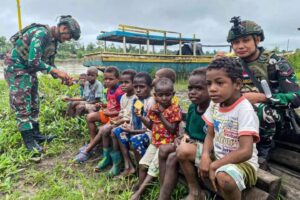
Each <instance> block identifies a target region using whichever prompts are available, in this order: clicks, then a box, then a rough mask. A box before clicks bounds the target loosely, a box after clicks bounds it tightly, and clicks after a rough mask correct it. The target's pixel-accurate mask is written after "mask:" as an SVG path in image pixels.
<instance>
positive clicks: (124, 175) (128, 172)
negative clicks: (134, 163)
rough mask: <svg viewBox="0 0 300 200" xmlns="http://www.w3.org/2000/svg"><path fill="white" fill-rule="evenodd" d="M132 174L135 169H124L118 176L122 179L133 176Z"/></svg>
mask: <svg viewBox="0 0 300 200" xmlns="http://www.w3.org/2000/svg"><path fill="white" fill-rule="evenodd" d="M134 173H135V169H134V168H127V169H125V170H124V171H123V172H122V173H121V174H120V176H122V177H127V176H130V175H132V174H134Z"/></svg>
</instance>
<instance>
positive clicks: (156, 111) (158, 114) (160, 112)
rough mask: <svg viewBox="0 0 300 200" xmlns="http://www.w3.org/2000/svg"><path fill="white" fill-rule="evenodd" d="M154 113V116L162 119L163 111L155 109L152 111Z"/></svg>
mask: <svg viewBox="0 0 300 200" xmlns="http://www.w3.org/2000/svg"><path fill="white" fill-rule="evenodd" d="M152 111H153V112H154V114H156V115H157V116H158V117H160V116H161V115H162V111H160V110H159V109H154V110H152Z"/></svg>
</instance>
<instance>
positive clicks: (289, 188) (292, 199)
mask: <svg viewBox="0 0 300 200" xmlns="http://www.w3.org/2000/svg"><path fill="white" fill-rule="evenodd" d="M269 166H270V168H271V172H272V173H273V174H275V175H277V176H280V177H281V180H282V181H281V182H282V183H281V189H280V196H281V199H287V200H296V199H297V200H298V199H300V173H299V172H296V171H293V170H291V169H288V168H286V167H284V166H280V165H278V164H276V163H270V164H269Z"/></svg>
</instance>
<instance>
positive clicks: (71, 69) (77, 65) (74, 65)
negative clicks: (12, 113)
mask: <svg viewBox="0 0 300 200" xmlns="http://www.w3.org/2000/svg"><path fill="white" fill-rule="evenodd" d="M82 63H83V62H82V60H80V59H73V60H58V61H56V62H55V64H56V66H57V67H58V68H59V69H61V70H63V71H65V72H67V73H68V74H74V75H79V74H81V73H85V72H86V70H87V68H86V67H84V66H83V65H82ZM3 69H4V63H3V60H0V80H3V79H4V75H3Z"/></svg>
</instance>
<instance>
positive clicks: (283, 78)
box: [227, 17, 300, 169]
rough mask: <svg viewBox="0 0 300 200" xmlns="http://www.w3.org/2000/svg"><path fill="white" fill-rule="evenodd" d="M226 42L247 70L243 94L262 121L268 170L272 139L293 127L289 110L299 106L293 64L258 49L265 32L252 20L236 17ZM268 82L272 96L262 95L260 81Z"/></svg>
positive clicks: (261, 148)
mask: <svg viewBox="0 0 300 200" xmlns="http://www.w3.org/2000/svg"><path fill="white" fill-rule="evenodd" d="M230 22H232V23H233V26H232V27H231V29H230V30H229V33H228V37H227V41H228V42H229V43H231V45H232V49H233V51H234V53H235V54H236V55H237V56H238V57H239V59H240V61H241V62H242V64H243V68H244V73H243V76H244V80H243V84H244V86H243V88H242V92H243V93H244V96H245V97H246V98H247V99H248V100H249V101H250V102H251V103H252V104H253V105H254V107H255V109H256V110H257V114H258V117H259V120H260V142H259V143H258V145H257V149H258V156H259V164H260V167H261V168H263V169H267V168H268V167H267V162H266V161H267V160H268V158H269V154H270V150H271V147H272V145H273V142H272V138H273V136H274V135H275V133H276V132H278V131H280V129H282V128H283V127H289V128H293V127H292V125H291V124H290V123H289V122H287V121H286V120H285V119H286V118H285V117H284V116H285V113H286V110H287V109H293V108H298V107H299V105H300V88H299V86H298V81H297V78H296V76H295V73H294V70H293V68H292V67H291V65H290V64H289V63H288V62H287V61H286V60H285V59H284V58H282V57H280V56H277V55H276V54H275V53H274V52H268V51H265V50H264V48H263V47H258V45H259V43H260V42H262V41H263V40H264V39H265V37H264V32H263V29H262V28H261V27H260V26H259V25H257V24H256V23H255V22H252V21H248V20H245V21H240V18H239V17H233V18H232V19H231V21H230ZM261 80H266V81H267V82H268V84H269V86H270V89H271V92H272V97H271V98H267V97H266V95H265V94H264V93H263V89H262V87H261V84H260V81H261Z"/></svg>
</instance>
